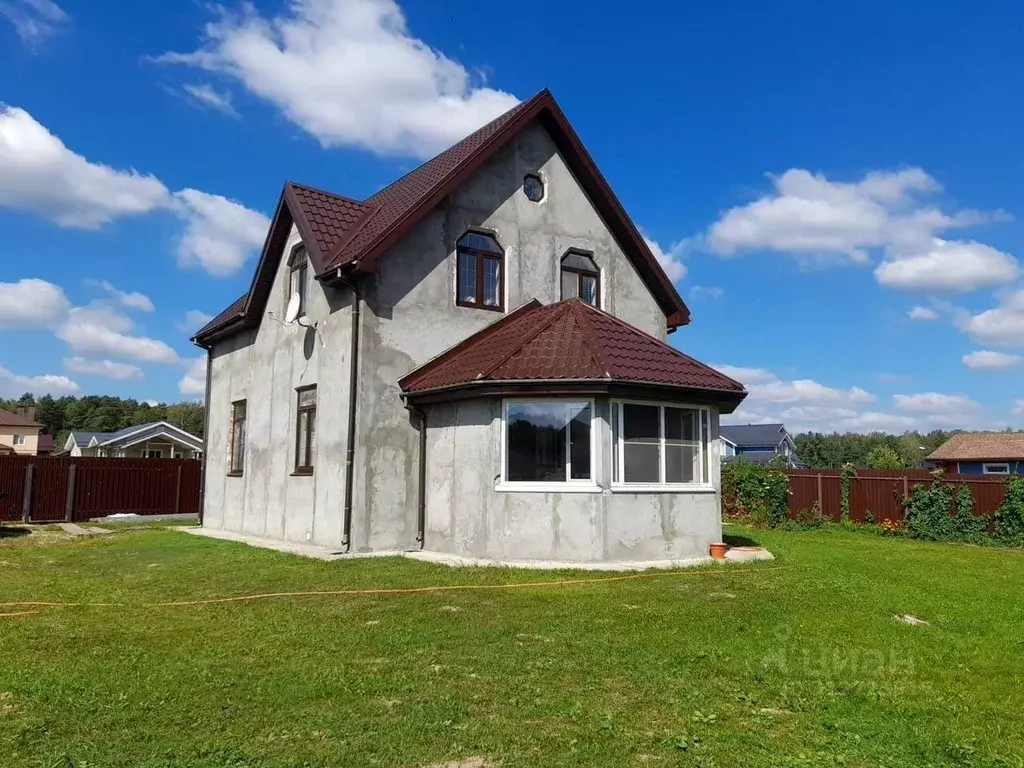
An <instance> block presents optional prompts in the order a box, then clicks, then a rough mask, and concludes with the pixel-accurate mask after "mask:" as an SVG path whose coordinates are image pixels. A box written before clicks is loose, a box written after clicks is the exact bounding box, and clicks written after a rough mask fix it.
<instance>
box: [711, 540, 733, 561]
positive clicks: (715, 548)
mask: <svg viewBox="0 0 1024 768" xmlns="http://www.w3.org/2000/svg"><path fill="white" fill-rule="evenodd" d="M727 549H729V545H728V544H726V543H725V542H723V541H716V542H715V543H713V544H712V545H711V556H712V557H713V558H714V559H715V560H725V552H726V550H727Z"/></svg>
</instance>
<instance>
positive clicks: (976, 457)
mask: <svg viewBox="0 0 1024 768" xmlns="http://www.w3.org/2000/svg"><path fill="white" fill-rule="evenodd" d="M928 458H929V459H931V460H936V461H980V460H982V459H1014V460H1018V459H1020V460H1024V432H959V433H957V434H955V435H953V436H952V437H951V438H949V440H947V441H946V442H944V443H943V444H942V445H940V446H939V447H938V448H936V449H935V450H934V451H933V452H932V453H931V455H929V456H928Z"/></svg>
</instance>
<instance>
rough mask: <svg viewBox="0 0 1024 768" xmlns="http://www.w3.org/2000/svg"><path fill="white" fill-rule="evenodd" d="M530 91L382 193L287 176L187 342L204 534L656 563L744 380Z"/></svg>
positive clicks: (685, 522) (712, 490)
mask: <svg viewBox="0 0 1024 768" xmlns="http://www.w3.org/2000/svg"><path fill="white" fill-rule="evenodd" d="M689 317H690V313H689V311H688V309H687V307H686V305H685V304H684V302H683V301H682V299H681V298H680V297H679V294H678V293H677V291H676V290H675V288H674V287H673V285H672V283H671V281H670V280H669V279H668V277H667V276H666V275H665V272H664V271H663V270H662V268H661V267H660V266H659V264H658V262H657V260H656V259H655V257H654V256H653V255H652V253H651V251H650V249H649V248H648V246H647V245H646V244H645V242H644V239H643V237H642V236H641V235H640V233H639V232H638V231H637V228H636V227H635V226H634V224H633V223H632V221H630V219H629V217H628V216H627V215H626V213H625V211H624V210H623V208H622V206H621V204H620V203H619V201H618V200H617V199H616V197H615V195H614V194H613V193H612V191H611V189H610V188H609V187H608V185H607V183H606V182H605V180H604V178H603V177H602V175H601V173H600V172H599V171H598V169H597V167H596V166H595V164H594V162H593V160H592V159H591V158H590V155H589V154H588V153H587V151H586V150H585V149H584V147H583V145H582V144H581V142H580V140H579V138H578V137H577V136H576V133H575V132H574V131H573V129H572V127H571V126H570V125H569V123H568V121H567V120H566V118H565V116H564V115H563V113H562V111H561V109H560V108H559V107H558V105H557V104H556V102H555V100H554V98H553V97H552V96H551V94H550V93H549V92H547V91H543V92H541V93H540V94H538V95H537V96H535V97H534V98H532V99H530V100H529V101H526V102H523V103H521V104H519V105H518V106H516V107H515V108H513V109H512V110H511V111H509V112H507V113H506V114H504V115H502V116H501V117H499V118H497V119H496V120H494V121H493V122H491V123H489V124H488V125H486V126H484V127H483V128H481V129H480V130H478V131H477V132H475V133H473V134H472V135H470V136H468V137H467V138H466V139H464V140H463V141H461V142H459V143H458V144H456V145H455V146H453V147H451V148H450V149H448V150H446V151H445V152H443V153H441V154H440V155H438V156H437V157H435V158H434V159H432V160H430V161H428V162H427V163H425V164H424V165H422V166H420V167H419V168H417V169H416V170H414V171H412V172H411V173H409V174H408V175H406V176H404V177H402V178H401V179H399V180H398V181H396V182H394V183H393V184H391V185H390V186H388V187H385V188H384V189H382V190H381V191H380V192H378V193H376V194H375V195H373V196H372V197H370V198H367V199H365V200H355V199H351V198H347V197H342V196H340V195H335V194H332V193H328V192H323V191H320V190H316V189H311V188H309V187H305V186H301V185H298V184H293V183H288V184H286V185H285V188H284V191H283V193H282V196H281V198H280V202H279V203H278V206H277V211H276V213H275V215H274V218H273V222H272V224H271V227H270V231H269V232H268V234H267V238H266V242H265V245H264V247H263V251H262V254H261V256H260V260H259V264H258V266H257V268H256V273H255V276H254V277H253V280H252V284H251V286H250V288H249V290H248V291H247V292H246V293H245V295H243V296H242V297H240V298H239V299H238V300H237V301H236V302H235V303H234V304H232V305H231V306H230V307H228V308H227V309H226V310H225V311H224V312H222V313H221V314H220V315H219V316H218V317H216V318H215V319H214V320H213V321H211V322H210V323H209V324H208V325H207V326H206V327H204V328H203V329H202V330H201V331H200V332H199V333H198V334H197V335H196V337H195V339H194V341H195V342H196V343H197V344H199V345H200V346H202V347H204V348H206V349H207V350H208V355H209V365H208V373H207V398H206V401H207V404H208V408H207V427H206V435H207V453H206V455H205V461H206V472H205V478H206V479H205V483H206V485H205V495H204V511H203V518H202V521H203V525H204V526H207V527H211V528H219V529H225V530H229V531H237V532H243V533H248V534H253V535H257V536H263V537H271V538H276V539H284V540H288V541H296V542H312V543H316V544H321V545H325V546H328V547H334V548H337V549H339V550H342V551H350V552H369V551H402V550H411V549H423V550H426V551H428V552H434V553H439V554H442V555H446V556H458V557H466V558H476V559H487V560H495V561H538V560H544V561H556V562H569V563H603V562H616V561H632V562H647V561H660V562H671V561H681V560H687V559H694V558H699V557H706V556H707V554H708V545H709V544H710V543H711V542H714V541H718V540H719V539H720V537H721V522H720V504H719V457H720V453H721V451H720V447H719V445H718V419H719V415H720V414H721V413H730V412H732V411H733V410H734V409H735V408H736V406H737V405H738V404H739V403H740V401H741V400H742V399H743V398H744V396H745V395H746V392H745V391H744V389H743V386H742V385H741V384H740V383H738V382H736V381H734V380H732V379H730V378H728V377H727V376H725V375H723V374H721V373H719V372H718V371H715V370H713V369H711V368H709V367H708V366H706V365H704V364H703V363H700V362H698V361H696V360H694V359H693V358H690V357H688V356H686V355H684V354H682V353H681V352H679V351H678V350H676V349H674V348H672V347H671V346H669V345H668V344H667V343H666V340H667V334H668V333H669V332H671V331H673V330H675V329H676V328H678V327H680V326H683V325H686V324H687V323H688V321H689Z"/></svg>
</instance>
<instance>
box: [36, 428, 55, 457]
mask: <svg viewBox="0 0 1024 768" xmlns="http://www.w3.org/2000/svg"><path fill="white" fill-rule="evenodd" d="M55 449H56V441H55V440H54V437H53V435H44V434H42V433H40V435H39V442H38V444H37V446H36V455H37V456H52V455H53V452H54V450H55Z"/></svg>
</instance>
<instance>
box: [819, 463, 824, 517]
mask: <svg viewBox="0 0 1024 768" xmlns="http://www.w3.org/2000/svg"><path fill="white" fill-rule="evenodd" d="M824 503H825V502H824V501H822V497H821V472H819V473H818V511H819V512H821V511H822V505H823V504H824Z"/></svg>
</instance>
